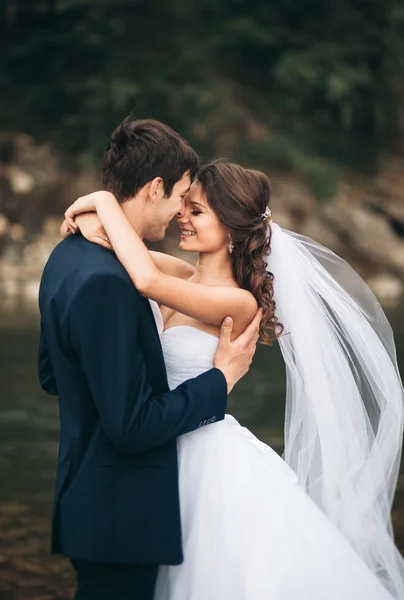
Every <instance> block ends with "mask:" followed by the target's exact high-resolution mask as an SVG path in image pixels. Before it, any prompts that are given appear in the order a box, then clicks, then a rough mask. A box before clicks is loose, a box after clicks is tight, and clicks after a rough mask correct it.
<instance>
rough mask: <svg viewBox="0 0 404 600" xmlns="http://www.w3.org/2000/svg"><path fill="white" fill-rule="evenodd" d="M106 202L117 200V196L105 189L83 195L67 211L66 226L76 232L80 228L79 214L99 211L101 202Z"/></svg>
mask: <svg viewBox="0 0 404 600" xmlns="http://www.w3.org/2000/svg"><path fill="white" fill-rule="evenodd" d="M105 202H116V198H115V196H114V195H113V194H111V192H105V191H100V192H93V193H92V194H87V195H86V196H81V197H80V198H78V199H77V200H76V202H73V204H72V205H71V206H69V208H68V209H67V211H66V212H65V220H66V228H68V229H69V231H70V232H71V233H76V231H77V229H78V226H77V224H76V218H77V216H78V215H80V214H82V213H91V212H97V210H98V206H99V205H100V203H105ZM105 237H106V236H105Z"/></svg>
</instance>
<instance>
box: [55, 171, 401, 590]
mask: <svg viewBox="0 0 404 600" xmlns="http://www.w3.org/2000/svg"><path fill="white" fill-rule="evenodd" d="M270 194H271V188H270V184H269V181H268V178H267V177H266V175H264V174H263V173H260V172H258V171H255V170H251V169H245V168H243V167H241V166H239V165H235V164H231V163H227V162H216V163H212V164H210V165H207V166H205V167H204V168H203V169H202V170H201V171H200V173H199V175H198V178H197V180H196V181H195V183H194V184H193V185H192V187H191V190H190V191H189V193H188V194H187V196H186V198H185V208H184V211H182V212H181V213H179V215H178V224H179V225H180V228H181V241H180V248H182V249H184V250H186V251H188V252H198V253H199V258H198V262H197V265H196V267H195V268H193V267H192V266H191V265H189V264H188V263H185V262H183V261H180V260H178V259H174V258H172V257H168V256H166V255H164V254H160V253H155V252H149V251H148V250H147V248H146V246H145V245H144V244H143V242H142V241H141V239H140V238H139V236H138V235H137V234H136V232H135V231H134V230H133V229H132V227H131V226H130V225H129V222H128V221H127V220H126V217H125V216H124V213H123V212H122V210H121V208H120V206H119V204H118V202H117V201H116V199H115V198H114V196H113V195H112V194H111V193H109V192H96V193H94V194H90V195H88V196H85V197H82V198H79V199H78V200H77V201H76V202H75V203H74V204H73V205H72V206H71V207H70V208H69V209H68V211H67V212H66V215H65V216H66V222H65V223H66V225H67V230H66V233H67V232H68V231H69V232H71V233H74V232H76V231H77V229H78V225H77V223H76V218H77V216H78V215H79V214H81V213H83V212H92V211H95V212H96V213H97V215H98V216H92V217H89V216H87V217H85V218H84V217H79V225H80V229H81V231H82V233H83V235H85V236H86V237H87V238H88V239H89V240H91V241H95V242H97V243H100V244H101V245H103V246H105V247H107V248H109V249H113V251H114V252H115V253H116V255H117V257H118V258H119V260H120V261H121V262H122V264H123V265H124V267H125V268H126V270H127V271H128V273H129V275H130V277H131V279H132V281H133V283H134V285H135V286H136V287H137V289H138V290H139V291H140V293H141V294H142V295H144V296H146V297H147V298H149V299H150V300H151V301H152V302H153V301H154V302H153V305H154V309H155V310H154V313H155V318H156V324H157V327H158V329H159V333H160V336H161V344H162V349H163V352H164V359H165V363H166V368H167V375H168V380H169V384H170V388H174V387H177V386H178V385H179V384H180V383H182V382H183V381H185V380H186V379H189V378H190V377H194V376H196V375H198V374H199V373H202V372H203V371H205V370H207V369H209V368H210V367H211V365H212V359H213V355H214V353H215V349H216V345H217V337H218V333H219V326H220V323H221V321H222V319H223V317H224V316H225V315H226V314H230V315H232V316H233V311H232V308H233V305H232V298H233V297H235V296H234V292H236V294H237V293H238V292H237V291H236V290H237V289H238V288H242V290H243V294H244V296H243V297H244V298H245V303H246V304H245V306H246V310H248V311H249V310H250V309H252V304H254V309H255V303H258V305H259V306H261V307H262V308H263V319H262V323H261V331H260V336H261V341H262V342H263V343H264V344H271V343H273V342H274V341H276V340H278V342H279V344H280V346H281V350H282V354H283V357H284V360H285V364H286V373H287V394H286V396H287V397H286V418H285V453H284V459H282V458H281V457H279V456H278V455H277V454H276V452H275V451H273V450H272V449H271V448H270V447H269V446H267V445H266V444H264V443H262V442H260V441H259V440H258V439H257V438H256V437H255V436H254V435H253V434H252V433H251V432H250V431H248V430H247V429H246V428H244V427H242V426H241V425H240V424H239V423H238V422H237V421H236V420H235V419H234V418H233V417H231V416H230V415H227V416H226V419H225V420H224V421H222V422H220V423H212V424H211V425H209V427H201V428H200V429H198V430H196V431H195V432H192V433H190V434H187V435H184V436H181V437H180V438H178V457H179V478H180V482H179V483H180V499H181V519H182V536H183V546H184V556H185V559H184V562H183V563H182V564H181V565H178V566H164V565H163V566H161V567H160V570H159V576H158V580H157V586H156V592H155V599H156V600H224V599H226V600H227V599H228V600H295V599H296V600H297V599H299V600H325V599H327V600H341V599H343V600H362V599H366V600H389V599H390V600H391V599H392V598H395V599H396V600H398V599H403V598H404V560H403V558H402V557H401V555H400V553H399V551H398V550H397V548H396V547H395V545H394V541H393V534H392V526H391V520H390V510H391V504H392V500H393V496H394V491H395V486H396V482H397V476H398V466H399V460H400V452H401V441H402V431H403V389H402V385H401V381H400V376H399V373H398V368H397V364H396V358H395V348H394V342H393V338H392V332H391V328H390V326H389V324H388V322H387V320H386V318H385V315H384V313H383V311H382V309H381V308H380V305H379V304H378V302H377V301H376V299H375V297H374V296H373V294H372V293H371V292H370V290H369V289H368V288H367V286H366V285H365V283H364V282H363V281H362V280H361V279H360V278H359V276H358V275H357V274H356V273H355V272H354V271H353V270H352V269H351V268H350V267H349V266H348V265H347V263H345V262H344V261H343V260H341V259H340V258H338V257H337V256H336V255H335V254H333V253H332V252H331V251H329V250H328V249H326V248H324V247H323V246H320V245H319V244H317V243H316V242H314V241H313V240H310V239H309V238H305V237H302V236H299V235H297V234H295V233H292V232H289V231H286V230H283V229H281V228H280V227H279V226H278V225H276V224H275V223H274V222H273V221H272V220H271V211H270V209H269V207H268V203H269V200H270ZM80 219H82V221H81V220H80ZM230 288H234V291H233V292H231V293H229V292H230ZM246 290H247V291H248V292H249V294H247V293H246ZM240 291H241V290H240ZM240 298H241V296H240ZM156 303H157V304H156ZM157 305H159V306H160V310H158V306H157ZM238 314H240V317H238V316H237V315H238ZM233 318H234V332H235V334H237V332H238V330H239V329H242V328H243V324H244V320H243V318H242V311H241V313H235V314H234V316H233ZM268 401H270V398H268Z"/></svg>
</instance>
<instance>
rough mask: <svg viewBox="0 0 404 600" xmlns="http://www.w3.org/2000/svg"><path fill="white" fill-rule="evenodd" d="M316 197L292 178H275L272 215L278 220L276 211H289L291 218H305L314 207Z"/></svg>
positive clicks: (298, 219) (296, 219) (297, 219)
mask: <svg viewBox="0 0 404 600" xmlns="http://www.w3.org/2000/svg"><path fill="white" fill-rule="evenodd" d="M316 205H317V204H316V199H315V197H314V196H313V194H312V192H311V191H310V190H309V188H308V187H307V186H306V185H304V184H303V183H300V182H299V181H297V180H294V179H292V178H288V179H287V178H284V179H276V180H275V181H274V182H273V195H272V198H271V207H272V217H273V219H274V221H275V222H276V223H277V222H278V217H277V212H278V211H283V212H289V213H291V216H292V218H293V220H295V221H300V220H303V219H305V218H306V217H307V216H308V215H309V214H311V213H312V212H313V211H314V210H315V208H316Z"/></svg>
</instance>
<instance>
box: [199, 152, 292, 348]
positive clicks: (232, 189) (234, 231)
mask: <svg viewBox="0 0 404 600" xmlns="http://www.w3.org/2000/svg"><path fill="white" fill-rule="evenodd" d="M197 180H198V182H199V183H200V184H201V185H202V188H203V191H204V193H205V196H206V201H207V202H208V204H209V206H210V207H211V208H212V210H213V211H214V213H215V214H216V216H217V217H218V219H219V221H220V222H221V223H222V225H224V227H226V229H227V230H228V232H229V235H230V237H231V239H232V241H233V244H234V249H233V252H232V254H231V259H232V263H233V274H234V278H235V280H236V282H237V283H238V285H239V286H240V287H241V288H243V289H245V290H248V291H250V292H251V293H252V294H253V296H254V297H255V299H256V300H257V303H258V305H259V306H260V307H262V309H263V317H262V321H261V326H260V338H261V342H262V343H263V344H267V345H268V346H271V345H272V344H273V342H274V341H275V340H276V339H277V338H278V337H279V335H281V333H282V331H283V325H282V324H281V323H279V321H278V319H277V317H276V315H275V309H276V306H275V301H274V299H273V293H274V288H273V281H274V276H273V274H272V273H270V272H268V271H267V269H266V267H267V263H266V261H265V259H266V257H267V256H268V254H269V253H270V251H271V227H270V226H268V220H269V219H268V218H265V219H263V218H262V214H263V213H264V212H265V210H266V208H267V207H268V204H269V201H270V198H271V185H270V183H269V179H268V177H267V176H266V175H265V174H264V173H261V172H260V171H256V170H254V169H245V168H244V167H242V166H240V165H237V164H235V163H230V162H225V161H215V162H213V163H210V164H208V165H206V166H204V167H202V169H201V170H200V171H199V173H198V175H197ZM229 242H230V240H229Z"/></svg>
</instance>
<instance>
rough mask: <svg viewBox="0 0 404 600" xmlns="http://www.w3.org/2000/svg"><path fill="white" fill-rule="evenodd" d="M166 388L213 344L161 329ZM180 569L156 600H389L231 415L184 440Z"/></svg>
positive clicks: (208, 362) (191, 370)
mask: <svg viewBox="0 0 404 600" xmlns="http://www.w3.org/2000/svg"><path fill="white" fill-rule="evenodd" d="M153 304H154V303H152V302H151V305H152V309H153V312H154V315H155V318H156V323H157V327H158V329H159V333H160V335H161V342H162V348H163V352H164V359H165V363H166V368H167V374H168V380H169V385H170V388H171V389H173V388H175V387H177V386H178V385H179V384H180V383H182V382H183V381H185V380H187V379H190V378H192V377H195V376H197V375H199V374H201V373H203V372H204V371H207V370H209V369H210V368H211V367H212V362H213V356H214V354H215V350H216V346H217V343H218V339H217V337H215V336H213V335H211V334H209V333H206V332H204V331H201V330H199V329H195V328H193V327H190V326H175V327H171V328H169V329H167V330H166V331H164V332H163V331H162V329H163V322H162V318H161V313H160V311H159V310H158V307H157V308H156V306H157V305H155V306H154V305H153ZM178 459H179V485H180V502H181V520H182V537H183V549H184V562H183V563H182V564H181V565H178V566H161V567H160V570H159V575H158V579H157V585H156V593H155V600H392V598H393V596H392V595H390V593H389V592H387V590H386V589H385V588H384V587H383V586H382V585H381V584H380V583H379V581H378V580H377V579H376V577H375V576H374V575H373V574H372V573H371V571H370V570H369V569H368V567H367V566H366V565H365V564H364V562H363V561H362V559H361V558H359V556H358V555H357V554H356V553H355V551H354V550H353V549H352V548H351V546H350V545H349V543H348V542H347V541H346V539H345V538H344V537H343V536H342V534H340V532H339V531H338V530H337V528H336V527H335V526H334V525H333V524H332V523H331V522H330V521H329V520H328V518H327V517H326V516H325V515H324V514H323V513H322V512H321V511H320V509H319V508H318V507H317V506H316V504H315V503H314V502H313V501H312V500H311V499H310V498H309V497H308V496H307V495H306V493H305V492H304V491H303V489H302V488H301V487H300V486H299V484H298V482H297V477H296V475H295V473H294V472H293V471H292V470H291V469H290V468H289V467H288V466H287V465H286V463H285V462H284V461H283V460H282V458H281V457H280V456H278V454H277V453H276V452H275V451H274V450H272V449H271V448H270V447H269V446H267V445H266V444H264V443H262V442H260V441H259V440H258V439H257V438H256V437H255V436H254V435H253V434H252V433H251V432H250V431H249V430H248V429H246V428H245V427H242V426H241V425H240V424H239V423H238V422H237V421H236V420H235V419H234V418H233V417H231V416H230V415H227V416H226V418H225V420H224V421H219V422H217V423H213V424H211V425H207V426H205V427H201V428H200V429H197V430H196V431H194V432H192V433H189V434H186V435H183V436H181V437H179V438H178Z"/></svg>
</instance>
